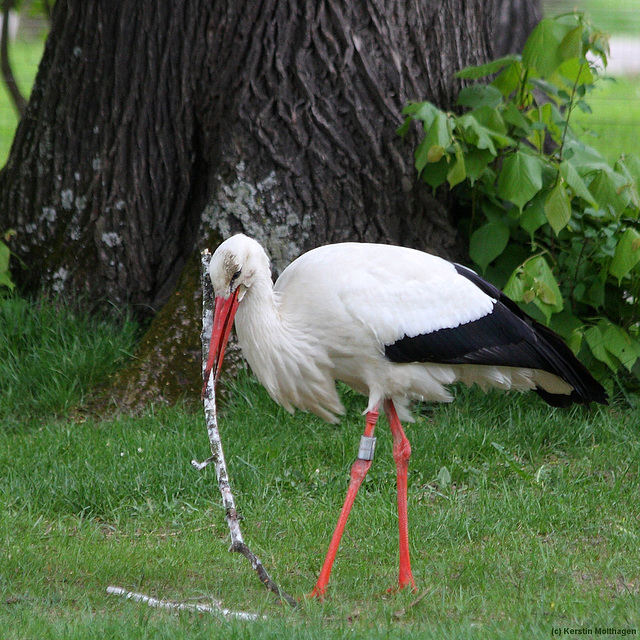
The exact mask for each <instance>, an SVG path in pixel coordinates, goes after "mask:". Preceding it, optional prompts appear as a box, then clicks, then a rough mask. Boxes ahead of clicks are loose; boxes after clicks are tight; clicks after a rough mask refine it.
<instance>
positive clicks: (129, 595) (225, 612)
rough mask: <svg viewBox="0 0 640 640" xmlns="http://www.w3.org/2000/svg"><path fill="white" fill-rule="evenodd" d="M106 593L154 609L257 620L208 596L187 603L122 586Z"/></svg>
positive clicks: (253, 615)
mask: <svg viewBox="0 0 640 640" xmlns="http://www.w3.org/2000/svg"><path fill="white" fill-rule="evenodd" d="M107 593H109V594H111V595H114V596H124V597H125V598H126V599H127V600H133V601H134V602H144V603H145V604H148V605H149V606H150V607H154V608H155V609H169V610H172V611H194V612H196V613H213V614H219V615H222V616H224V617H225V618H236V619H238V620H258V618H260V617H263V618H264V616H259V615H258V614H257V613H247V612H246V611H232V610H231V609H225V608H224V607H223V606H222V603H221V602H220V601H219V600H213V599H212V598H209V601H210V602H211V604H210V605H208V604H201V603H199V604H188V603H186V602H174V601H173V600H158V599H157V598H153V597H151V596H145V595H144V594H143V593H136V592H135V591H127V590H126V589H123V588H122V587H107Z"/></svg>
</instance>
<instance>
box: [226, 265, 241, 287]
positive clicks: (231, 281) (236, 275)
mask: <svg viewBox="0 0 640 640" xmlns="http://www.w3.org/2000/svg"><path fill="white" fill-rule="evenodd" d="M241 273H242V269H238V270H237V271H236V272H235V273H234V274H233V275H232V276H231V280H230V281H229V284H230V285H232V284H233V283H234V282H235V281H236V280H237V279H238V278H239V277H240V274H241Z"/></svg>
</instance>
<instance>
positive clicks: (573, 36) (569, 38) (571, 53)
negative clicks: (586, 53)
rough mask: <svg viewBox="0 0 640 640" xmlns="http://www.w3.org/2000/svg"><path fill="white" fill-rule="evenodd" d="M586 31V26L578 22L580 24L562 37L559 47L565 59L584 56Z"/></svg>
mask: <svg viewBox="0 0 640 640" xmlns="http://www.w3.org/2000/svg"><path fill="white" fill-rule="evenodd" d="M583 31H584V26H583V25H582V24H578V26H576V27H574V28H573V29H571V30H570V31H569V32H567V33H566V34H565V36H564V38H562V42H560V45H559V47H558V49H559V53H560V56H561V57H562V58H563V59H564V60H569V59H570V58H582V32H583Z"/></svg>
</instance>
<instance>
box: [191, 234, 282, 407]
mask: <svg viewBox="0 0 640 640" xmlns="http://www.w3.org/2000/svg"><path fill="white" fill-rule="evenodd" d="M209 277H210V278H211V284H212V285H213V292H214V295H215V312H214V316H213V331H212V333H211V343H210V345H209V358H208V360H207V366H206V367H205V371H204V386H203V387H202V394H203V396H204V393H205V391H206V388H207V383H208V381H209V376H210V374H211V370H212V369H213V375H214V384H215V382H217V380H218V376H219V375H220V368H221V367H222V359H223V357H224V350H225V348H226V346H227V341H228V340H229V334H230V333H231V327H232V326H233V319H234V317H235V315H236V311H237V310H238V305H239V304H240V301H241V300H242V298H243V297H244V296H245V294H246V293H247V291H249V290H250V289H251V286H252V285H253V284H254V282H255V281H256V279H258V278H264V277H267V278H269V279H270V277H271V269H270V267H269V258H268V257H267V254H266V253H265V251H264V249H263V248H262V247H261V246H260V244H259V243H258V242H256V241H255V240H253V239H252V238H249V237H247V236H245V235H243V234H241V233H239V234H237V235H235V236H232V237H231V238H229V239H228V240H225V241H224V242H223V243H222V244H221V245H220V246H219V247H218V248H217V249H216V252H215V253H214V254H213V256H212V257H211V262H210V264H209Z"/></svg>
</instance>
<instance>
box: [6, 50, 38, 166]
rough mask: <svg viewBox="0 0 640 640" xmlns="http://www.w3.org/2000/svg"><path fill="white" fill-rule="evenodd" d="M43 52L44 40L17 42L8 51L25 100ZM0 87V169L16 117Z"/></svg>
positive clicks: (11, 140)
mask: <svg viewBox="0 0 640 640" xmlns="http://www.w3.org/2000/svg"><path fill="white" fill-rule="evenodd" d="M43 50H44V40H37V41H32V40H29V41H24V40H17V41H16V42H14V43H12V44H11V47H10V49H9V59H10V61H11V68H12V69H13V75H14V76H15V79H16V82H17V83H18V86H19V87H20V90H21V91H22V94H23V95H24V96H25V97H27V98H28V96H29V95H30V94H31V87H32V86H33V81H34V80H35V77H36V73H37V71H38V65H39V64H40V59H41V58H42V52H43ZM0 86H1V87H2V88H1V89H0V167H3V166H4V164H5V162H6V161H7V158H8V157H9V151H10V150H11V143H12V142H13V136H14V134H15V130H16V127H17V126H18V116H17V113H16V110H15V107H14V106H13V103H12V102H11V99H10V97H9V92H8V91H7V88H6V87H5V85H4V83H3V82H2V83H0Z"/></svg>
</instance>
